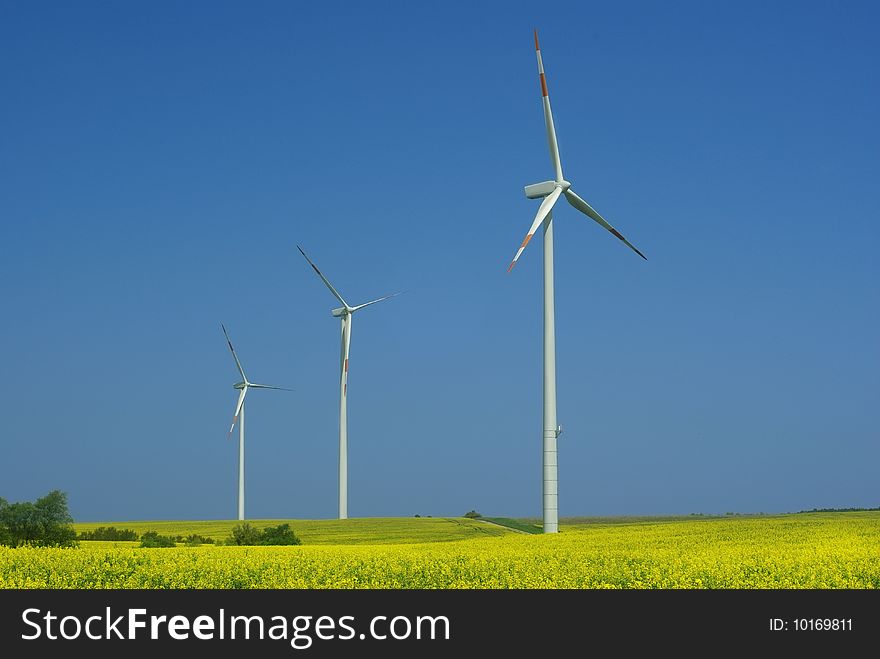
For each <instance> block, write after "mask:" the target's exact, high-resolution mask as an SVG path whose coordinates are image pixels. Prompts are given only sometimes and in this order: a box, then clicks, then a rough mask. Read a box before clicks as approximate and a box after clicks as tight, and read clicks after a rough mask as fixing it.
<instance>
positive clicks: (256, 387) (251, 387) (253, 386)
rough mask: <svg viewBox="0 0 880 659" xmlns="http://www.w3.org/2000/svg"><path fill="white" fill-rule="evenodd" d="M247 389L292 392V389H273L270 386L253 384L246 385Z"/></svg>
mask: <svg viewBox="0 0 880 659" xmlns="http://www.w3.org/2000/svg"><path fill="white" fill-rule="evenodd" d="M248 388H249V389H278V390H279V391H293V389H288V388H287V387H274V386H272V385H270V384H254V383H253V382H249V383H248Z"/></svg>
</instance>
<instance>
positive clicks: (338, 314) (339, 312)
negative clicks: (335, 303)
mask: <svg viewBox="0 0 880 659" xmlns="http://www.w3.org/2000/svg"><path fill="white" fill-rule="evenodd" d="M350 313H351V309H349V308H348V307H339V308H338V309H333V310H331V311H330V315H331V316H333V317H334V318H342V317H343V316H346V315H348V314H350Z"/></svg>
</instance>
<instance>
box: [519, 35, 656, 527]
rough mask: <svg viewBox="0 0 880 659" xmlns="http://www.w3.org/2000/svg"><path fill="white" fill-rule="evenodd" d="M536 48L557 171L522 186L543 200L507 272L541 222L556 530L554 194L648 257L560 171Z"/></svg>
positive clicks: (551, 515)
mask: <svg viewBox="0 0 880 659" xmlns="http://www.w3.org/2000/svg"><path fill="white" fill-rule="evenodd" d="M535 52H536V54H537V57H538V77H539V79H540V81H541V98H542V101H543V105H544V124H545V126H546V128H547V142H548V144H549V146H550V161H551V162H552V164H553V168H554V170H555V173H556V176H555V178H554V179H553V180H552V181H544V182H542V183H534V184H532V185H527V186H526V187H525V193H526V197H528V198H529V199H543V201H542V202H541V206H540V207H539V208H538V214H537V215H536V216H535V221H534V222H532V226H531V228H530V229H529V232H528V234H526V237H525V238H524V239H523V241H522V244H521V245H520V246H519V249H518V250H517V251H516V255H515V256H514V257H513V261H511V262H510V266H509V267H508V268H507V271H508V272H510V271H511V270H512V269H513V266H514V265H516V262H517V259H519V257H520V254H522V253H523V250H524V249H525V248H526V245H528V244H529V241H530V240H531V239H532V236H534V235H535V232H536V231H537V230H538V227H539V226H541V225H542V224H543V225H544V433H543V446H544V458H543V515H544V533H557V532H558V531H559V501H558V475H557V470H558V463H557V459H556V458H557V454H556V440H557V439H558V438H559V435H560V433H561V432H562V426H560V425H558V424H557V422H556V328H555V322H556V321H555V312H554V309H553V216H552V213H551V211H552V209H553V205H554V204H555V203H556V202H557V201H558V200H559V197H560V196H562V195H565V199H566V200H567V201H568V203H570V204H571V205H572V206H574V207H575V208H576V209H577V210H579V211H580V212H581V213H583V214H584V215H586V216H587V217H589V218H590V219H592V220H593V221H595V222H596V223H597V224H599V225H600V226H602V227H603V228H604V229H606V230H607V231H609V232H611V233H612V234H613V235H614V236H615V237H617V238H618V239H619V240H621V241H622V242H623V243H624V244H625V245H626V246H627V247H629V248H630V249H631V250H633V251H634V252H635V253H636V254H638V255H639V256H641V257H642V258H643V259H645V260H646V261H647V257H646V256H645V255H644V254H642V253H641V252H640V251H639V250H638V249H636V248H635V246H634V245H633V244H632V243H630V242H629V241H628V240H627V239H626V238H624V237H623V236H622V235H621V234H620V232H619V231H617V229H615V228H614V227H613V226H611V225H610V224H609V223H608V222H607V221H606V220H605V218H603V217H602V216H601V215H599V213H597V212H596V211H595V210H594V209H593V207H592V206H590V205H589V204H588V203H587V202H586V201H584V200H583V199H581V197H579V196H578V195H577V194H576V193H575V191H574V190H572V189H571V183H569V182H568V181H566V180H565V178H563V176H562V162H561V161H560V160H559V147H558V145H557V143H556V128H554V126H553V113H552V112H551V111H550V96H549V95H548V93H547V79H546V77H545V76H544V64H543V62H542V61H541V48H540V46H539V45H538V31H537V30H535Z"/></svg>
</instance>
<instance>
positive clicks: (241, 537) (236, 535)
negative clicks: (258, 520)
mask: <svg viewBox="0 0 880 659" xmlns="http://www.w3.org/2000/svg"><path fill="white" fill-rule="evenodd" d="M226 544H227V545H258V544H260V531H259V530H258V529H255V528H254V527H253V526H251V525H250V524H248V523H247V522H242V523H241V524H236V525H235V526H234V527H233V528H232V535H231V536H230V537H229V539H228V540H227V541H226Z"/></svg>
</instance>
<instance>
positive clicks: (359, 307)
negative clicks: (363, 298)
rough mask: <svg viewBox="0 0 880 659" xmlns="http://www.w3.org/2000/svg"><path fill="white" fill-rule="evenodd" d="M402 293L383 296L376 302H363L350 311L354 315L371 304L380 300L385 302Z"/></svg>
mask: <svg viewBox="0 0 880 659" xmlns="http://www.w3.org/2000/svg"><path fill="white" fill-rule="evenodd" d="M403 293H404V291H400V292H399V293H392V294H391V295H383V296H382V297H380V298H379V299H378V300H370V301H369V302H364V303H363V304H359V305H357V306H356V307H352V308H351V311H352V313H354V312H355V311H357V310H358V309H363V308H364V307H368V306H370V305H371V304H376V303H377V302H381V301H382V300H387V299H389V298H392V297H397V296H398V295H403Z"/></svg>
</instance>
